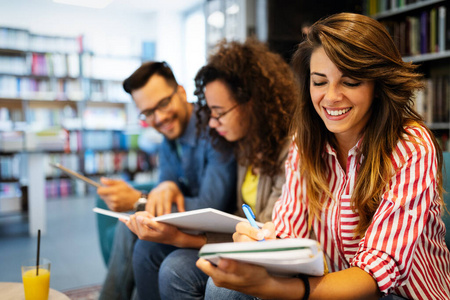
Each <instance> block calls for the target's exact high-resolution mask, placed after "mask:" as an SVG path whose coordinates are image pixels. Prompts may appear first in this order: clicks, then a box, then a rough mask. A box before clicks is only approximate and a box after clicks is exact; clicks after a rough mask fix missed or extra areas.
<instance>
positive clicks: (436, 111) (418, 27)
mask: <svg viewBox="0 0 450 300" xmlns="http://www.w3.org/2000/svg"><path fill="white" fill-rule="evenodd" d="M363 8H364V13H365V14H367V15H369V16H371V17H373V18H375V19H377V20H379V21H380V22H382V23H383V24H384V25H385V26H386V28H387V30H388V31H389V33H390V34H391V36H392V37H393V39H394V42H395V43H396V45H397V47H398V49H399V50H400V52H401V54H402V55H403V60H404V61H408V62H413V63H415V64H418V65H419V70H420V72H422V73H423V74H425V80H424V85H425V89H424V90H423V91H418V92H417V93H416V97H415V106H416V110H417V111H418V112H419V113H420V114H421V115H422V116H423V118H424V119H425V122H426V123H427V125H428V126H429V127H430V129H431V130H432V131H433V132H434V133H435V135H436V137H437V138H438V140H439V141H440V143H441V146H442V148H443V150H444V151H450V141H449V136H450V6H449V3H448V1H445V0H422V1H419V0H365V1H364V2H363Z"/></svg>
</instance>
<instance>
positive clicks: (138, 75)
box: [123, 61, 177, 94]
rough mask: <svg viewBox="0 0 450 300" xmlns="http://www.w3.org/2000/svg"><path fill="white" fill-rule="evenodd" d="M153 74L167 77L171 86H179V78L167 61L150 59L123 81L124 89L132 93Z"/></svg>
mask: <svg viewBox="0 0 450 300" xmlns="http://www.w3.org/2000/svg"><path fill="white" fill-rule="evenodd" d="M153 75H159V76H162V77H164V78H165V79H166V81H167V84H169V85H170V86H173V87H175V86H177V80H176V79H175V76H174V75H173V72H172V69H171V68H170V66H169V65H168V64H167V63H166V62H165V61H162V62H158V61H149V62H145V63H143V64H142V65H141V66H140V67H139V68H138V69H137V70H136V71H134V73H133V74H131V75H130V77H128V78H127V79H125V80H124V81H123V89H124V90H125V92H127V93H128V94H131V92H132V91H133V90H137V89H140V88H141V87H143V86H144V85H145V84H146V83H147V82H148V80H149V79H150V77H152V76H153Z"/></svg>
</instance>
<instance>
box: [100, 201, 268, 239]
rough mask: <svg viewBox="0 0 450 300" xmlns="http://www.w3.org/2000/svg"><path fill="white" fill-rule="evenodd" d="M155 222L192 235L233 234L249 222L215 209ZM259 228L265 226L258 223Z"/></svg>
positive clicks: (186, 213) (189, 212)
mask: <svg viewBox="0 0 450 300" xmlns="http://www.w3.org/2000/svg"><path fill="white" fill-rule="evenodd" d="M93 211H95V212H96V213H100V214H105V215H108V216H111V217H116V218H122V219H127V220H128V219H129V218H130V215H129V214H126V213H116V212H112V211H110V210H106V209H101V208H98V207H95V208H94V209H93ZM153 220H155V221H158V222H162V223H166V224H171V225H173V226H176V227H178V228H179V229H181V230H183V231H188V232H191V233H199V232H219V233H233V232H235V231H236V230H235V229H236V224H237V223H239V222H242V221H244V222H248V221H247V219H245V218H241V217H238V216H235V215H232V214H229V213H225V212H223V211H220V210H217V209H214V208H203V209H196V210H191V211H186V212H176V213H171V214H167V215H163V216H159V217H156V218H154V219H153ZM258 225H259V226H262V225H263V224H261V223H258Z"/></svg>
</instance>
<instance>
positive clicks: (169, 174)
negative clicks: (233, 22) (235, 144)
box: [97, 62, 236, 300]
mask: <svg viewBox="0 0 450 300" xmlns="http://www.w3.org/2000/svg"><path fill="white" fill-rule="evenodd" d="M123 87H124V89H125V91H126V92H127V93H129V94H131V96H132V98H133V100H134V102H135V104H136V106H137V108H138V109H139V111H140V114H139V119H140V120H142V121H145V122H146V123H147V124H148V125H149V126H151V127H153V128H155V129H156V130H157V131H158V132H160V133H161V134H163V136H164V139H163V142H162V144H161V145H160V148H159V156H158V158H159V171H160V175H159V184H158V185H157V186H156V187H155V188H154V189H153V190H152V191H150V193H149V194H148V195H143V194H142V192H141V191H138V190H136V189H134V188H132V187H131V186H130V185H129V184H127V183H126V182H125V181H123V180H113V179H108V178H102V179H101V182H102V185H103V186H102V187H100V188H98V190H97V193H98V195H99V196H100V197H101V198H102V199H103V200H104V201H105V203H106V204H107V205H108V207H109V208H110V209H111V210H114V211H129V210H132V209H135V210H138V209H145V210H146V211H148V212H149V213H150V214H152V215H154V216H159V215H163V214H167V213H170V212H172V210H177V211H185V210H193V209H200V208H206V207H212V208H216V209H219V210H222V211H227V212H232V211H233V210H234V209H235V208H234V206H235V205H236V203H235V202H236V201H235V197H236V195H235V193H236V162H235V159H234V156H233V154H232V152H231V148H230V151H220V152H218V151H217V150H214V149H213V147H212V144H211V139H210V137H209V135H208V133H206V132H197V130H196V123H197V116H196V107H194V105H193V104H191V103H189V102H188V101H187V96H186V91H185V90H184V88H183V86H181V85H178V83H177V81H176V79H175V77H174V75H173V73H172V70H171V69H170V67H169V66H168V64H167V63H165V62H147V63H144V64H143V65H142V66H141V67H139V68H138V69H137V70H136V71H135V72H134V73H133V74H132V75H131V76H130V77H128V78H127V79H125V81H124V82H123ZM136 240H137V237H136V235H134V234H133V233H132V232H131V231H130V230H129V229H128V228H127V227H126V226H125V225H124V224H122V223H118V224H117V226H116V231H115V236H114V243H113V249H112V253H111V257H110V260H109V264H108V273H107V276H106V280H105V283H104V285H103V288H102V291H101V294H100V298H99V299H108V300H110V299H131V298H132V294H133V290H134V285H135V284H134V276H133V270H132V255H133V247H134V244H135V242H136ZM146 243H149V244H148V249H149V251H151V253H152V254H153V253H154V257H155V261H157V264H160V263H162V261H163V260H164V258H165V256H166V255H168V254H169V253H170V252H172V251H173V250H175V249H176V247H174V246H171V245H165V244H160V243H156V242H146ZM154 275H155V276H156V279H155V280H157V275H158V274H154ZM149 278H151V274H149ZM149 280H152V279H149Z"/></svg>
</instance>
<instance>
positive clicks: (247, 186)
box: [241, 166, 259, 211]
mask: <svg viewBox="0 0 450 300" xmlns="http://www.w3.org/2000/svg"><path fill="white" fill-rule="evenodd" d="M258 182H259V174H257V175H255V174H253V173H252V167H251V166H249V167H248V168H247V173H246V174H245V178H244V182H243V183H242V187H241V193H242V199H243V200H244V203H246V204H248V205H249V206H250V207H251V208H252V210H253V211H255V207H256V194H257V189H258Z"/></svg>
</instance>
